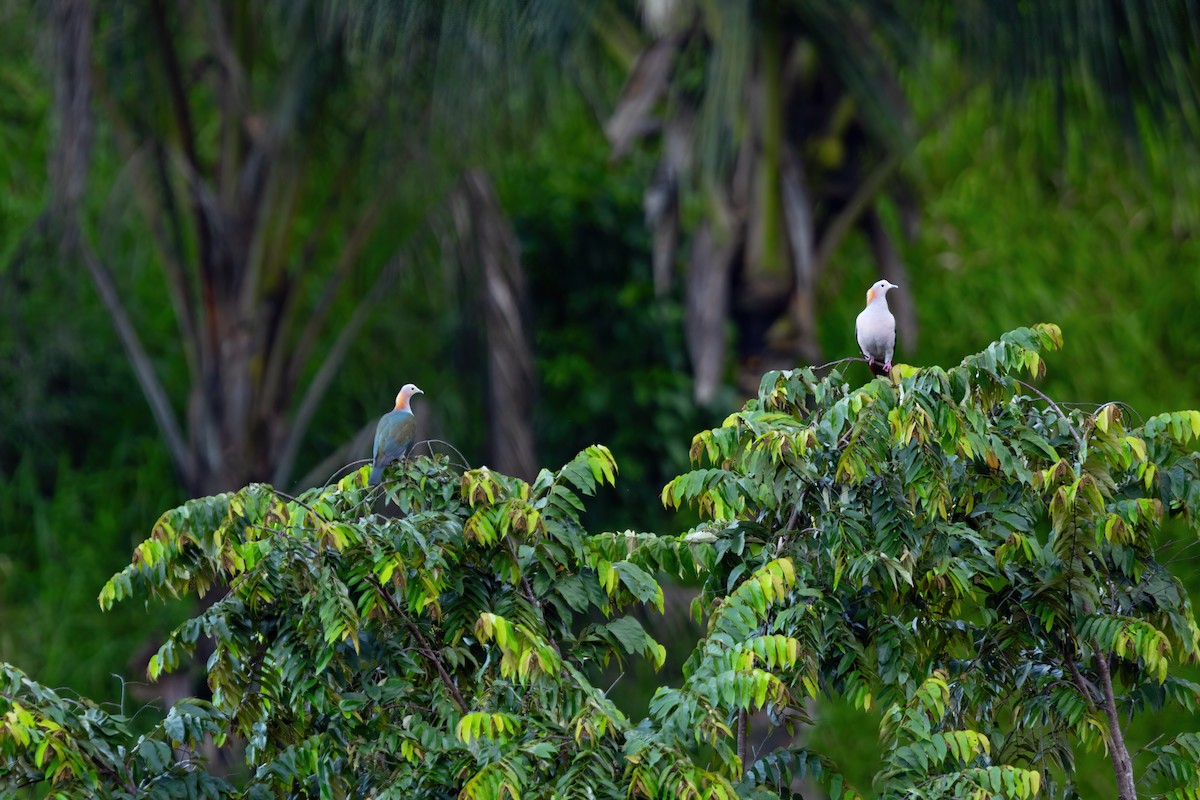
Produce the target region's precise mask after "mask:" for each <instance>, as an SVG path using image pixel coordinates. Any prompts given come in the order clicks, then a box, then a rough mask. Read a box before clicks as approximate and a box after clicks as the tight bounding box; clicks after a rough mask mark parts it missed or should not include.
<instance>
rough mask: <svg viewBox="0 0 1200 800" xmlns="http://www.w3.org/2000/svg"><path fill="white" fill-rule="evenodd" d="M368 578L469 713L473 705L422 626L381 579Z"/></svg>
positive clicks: (460, 708)
mask: <svg viewBox="0 0 1200 800" xmlns="http://www.w3.org/2000/svg"><path fill="white" fill-rule="evenodd" d="M367 580H368V581H369V582H370V583H371V585H373V586H374V587H375V589H376V590H377V591H378V592H379V596H380V597H382V598H383V602H385V603H387V604H388V607H389V608H391V609H392V611H393V612H395V614H396V616H398V617H400V619H402V620H404V624H405V625H406V626H407V627H408V630H409V632H410V633H412V635H413V638H414V639H416V640H417V650H418V651H419V652H420V653H421V655H423V656H425V658H426V659H427V660H428V661H429V663H431V664H433V666H434V668H435V669H436V670H437V673H438V676H439V677H440V678H441V679H442V683H443V684H445V685H446V689H448V690H449V692H450V696H451V697H452V698H454V704H455V705H456V706H458V710H459V711H461V712H462V713H464V714H467V713H469V712H470V710H471V707H470V706H468V705H467V701H466V700H464V699H463V696H462V693H461V692H459V691H458V686H457V685H456V684H455V683H454V679H453V678H451V677H450V673H448V672H446V667H445V666H443V665H442V660H441V658H439V657H438V654H437V651H436V650H434V649H433V648H432V647H430V646H429V642H428V641H427V640H426V639H425V636H424V635H423V634H422V633H421V629H420V627H418V626H417V624H416V623H415V622H413V621H412V619H411V618H410V617H409V616H408V614H405V613H404V609H402V608H400V605H399V604H398V603H397V602H396V600H395V598H393V597H392V593H391V592H389V591H388V590H386V589H384V588H383V586H382V585H381V584H380V583H379V581H377V580H375V578H373V577H371V578H368V579H367Z"/></svg>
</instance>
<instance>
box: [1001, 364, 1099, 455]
mask: <svg viewBox="0 0 1200 800" xmlns="http://www.w3.org/2000/svg"><path fill="white" fill-rule="evenodd" d="M1013 382H1014V383H1017V384H1019V385H1021V386H1024V387H1025V388H1026V389H1028V390H1029V391H1031V392H1033V393H1034V394H1036V395H1037V396H1038V397H1040V398H1041V399H1043V400H1045V401H1046V402H1047V403H1049V404H1050V407H1051V408H1053V409H1054V410H1055V411H1056V412H1057V413H1058V415H1059V416H1060V417H1062V420H1063V422H1065V423H1067V430H1068V431H1070V432H1071V436H1072V437H1073V438H1074V439H1075V443H1076V444H1077V445H1079V449H1080V450H1083V437H1082V436H1080V435H1079V432H1078V431H1076V430H1075V426H1074V425H1072V424H1071V418H1070V417H1068V416H1067V414H1066V412H1065V411H1063V410H1062V408H1061V407H1060V406H1059V405H1058V403H1056V402H1054V401H1053V400H1051V399H1050V398H1049V397H1048V396H1047V395H1046V394H1045V393H1044V392H1042V391H1041V390H1040V389H1038V388H1037V387H1035V386H1030V385H1029V384H1028V383H1026V382H1025V381H1023V380H1019V379H1017V378H1013Z"/></svg>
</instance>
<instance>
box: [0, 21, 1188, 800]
mask: <svg viewBox="0 0 1200 800" xmlns="http://www.w3.org/2000/svg"><path fill="white" fill-rule="evenodd" d="M435 5H436V8H433V6H435ZM484 5H488V4H472V3H468V2H461V3H459V2H449V1H448V2H446V3H443V4H428V5H426V4H422V3H406V2H380V1H377V2H368V1H367V0H364V2H362V3H351V4H346V3H339V2H334V0H327V1H326V2H318V0H299V1H297V2H292V3H283V2H278V3H276V2H267V3H255V2H241V1H240V0H207V1H205V2H201V1H200V0H196V1H195V2H188V3H179V4H174V3H170V2H153V1H151V2H147V3H145V4H136V5H134V4H128V3H122V2H116V1H115V0H55V1H53V2H52V1H50V0H45V1H43V2H17V0H0V52H2V53H3V55H2V56H0V315H2V318H3V320H4V324H3V325H0V386H2V387H3V392H0V481H2V483H0V660H6V661H11V662H13V663H15V664H16V665H17V666H19V667H20V668H22V669H24V670H26V671H27V672H29V673H31V674H32V675H34V676H36V677H37V678H38V679H39V680H41V681H43V682H45V683H47V684H49V685H52V686H60V687H69V688H70V689H71V690H74V691H77V692H79V693H81V694H85V695H89V696H91V697H94V698H96V699H99V700H104V701H108V702H120V701H122V700H124V702H125V703H126V705H127V708H126V710H127V711H132V710H133V704H134V703H135V702H136V701H135V700H133V699H131V697H138V696H141V695H139V694H138V693H136V692H134V693H132V694H131V692H130V691H129V690H128V688H127V687H125V686H124V685H123V683H122V681H123V680H128V681H135V682H136V681H140V680H142V675H143V672H142V670H143V667H144V663H145V648H146V646H147V645H148V643H150V642H152V641H153V638H154V636H155V635H156V634H158V633H161V632H162V631H164V630H166V629H167V628H168V627H169V626H170V625H171V624H172V623H173V622H174V621H177V620H179V619H181V618H183V617H184V616H185V615H186V614H187V613H188V612H189V610H190V609H189V608H188V607H186V606H182V605H181V606H179V607H173V608H162V607H158V606H150V607H148V608H145V609H143V608H138V607H134V606H129V607H124V608H122V609H120V610H119V611H117V612H116V613H113V614H107V615H102V614H100V613H99V611H98V609H97V606H96V602H95V597H96V594H97V591H98V590H99V587H100V586H101V585H102V583H103V582H104V580H106V579H107V578H108V577H109V576H110V575H111V574H112V573H114V572H116V571H117V570H119V569H120V568H121V567H122V566H123V565H124V564H125V563H127V562H128V559H129V556H130V552H131V550H132V548H133V546H134V545H135V544H136V543H137V542H139V541H141V539H142V538H144V537H145V536H146V535H147V533H148V532H149V530H150V527H151V525H152V524H153V522H154V520H155V519H156V518H157V515H158V514H159V513H161V512H162V511H163V510H165V509H166V508H168V507H171V506H172V505H174V504H177V503H179V502H181V501H182V500H183V499H185V498H186V497H187V496H188V495H189V494H193V493H198V492H204V491H215V490H219V489H223V488H229V487H231V486H236V485H241V484H242V483H244V482H246V481H249V480H270V481H275V482H277V483H279V485H281V486H282V487H284V488H292V487H295V486H297V485H299V484H301V483H303V481H304V480H305V479H306V475H307V476H308V477H307V479H308V480H310V481H313V480H316V481H321V480H324V479H325V478H326V477H328V475H329V474H330V473H332V471H333V469H334V468H336V467H338V466H340V465H342V464H346V463H349V462H351V461H352V460H353V459H356V458H364V457H366V455H367V449H368V447H367V444H368V440H366V439H364V438H363V431H364V430H365V429H369V427H370V426H371V425H373V423H374V420H375V419H376V418H377V417H378V415H379V414H381V413H382V412H383V411H385V410H387V409H388V408H389V407H390V403H391V398H392V396H393V395H394V392H395V391H396V389H397V388H398V387H399V386H400V385H401V384H403V383H405V382H408V381H412V382H416V383H417V384H418V385H420V386H421V387H422V388H423V389H424V390H425V392H426V394H425V396H424V398H422V399H421V400H419V401H418V404H417V412H418V414H419V415H420V416H421V417H423V418H424V420H425V422H426V424H427V425H428V428H427V431H426V433H427V435H428V436H430V437H436V438H438V439H442V440H445V441H447V442H449V443H450V444H452V445H453V447H455V448H456V449H457V450H458V451H460V452H461V454H462V456H463V457H464V458H465V459H466V460H467V461H468V462H470V463H471V464H474V465H477V464H480V463H488V464H491V465H493V466H496V467H498V468H501V469H506V470H510V471H513V472H517V473H520V472H522V471H529V470H530V469H531V467H532V466H535V465H537V464H550V465H556V464H560V463H562V462H563V461H564V460H566V459H567V458H569V457H570V456H571V455H573V454H574V453H575V452H577V451H578V450H579V449H580V448H582V447H583V446H585V445H587V444H590V443H593V442H601V443H605V444H607V445H609V446H610V447H611V448H612V450H613V452H614V454H615V455H616V457H617V460H618V463H619V465H620V468H621V480H620V481H619V488H618V489H617V490H616V491H614V492H609V493H608V494H607V495H605V496H602V497H600V498H598V501H597V502H596V503H595V506H594V509H593V511H592V512H591V515H590V520H591V523H592V524H593V525H594V526H595V528H596V529H597V530H607V529H624V528H636V529H652V530H658V531H663V532H670V531H674V530H683V529H686V527H687V526H688V525H689V524H691V522H690V521H689V520H684V519H675V518H672V517H671V516H668V515H667V514H666V513H665V512H664V511H663V509H662V507H661V505H660V504H659V502H658V500H657V495H658V492H659V490H660V489H661V487H662V485H663V484H664V483H665V482H666V481H667V480H669V479H670V478H671V477H672V476H673V475H675V474H677V473H678V472H680V471H682V470H683V469H684V468H685V467H686V460H687V450H688V447H689V445H690V441H691V436H692V435H693V434H694V433H695V432H696V431H698V430H700V429H701V428H704V427H710V426H713V425H716V424H719V423H720V421H721V419H723V417H724V416H725V414H726V413H728V412H729V411H730V410H732V409H734V408H736V407H737V406H738V405H740V403H741V401H742V399H743V398H744V397H745V396H746V395H747V392H749V391H752V390H753V388H754V387H755V386H756V385H757V377H758V376H759V375H760V374H761V373H762V372H763V371H765V370H766V369H769V368H775V367H780V366H791V365H798V364H807V363H823V362H825V361H832V360H834V359H838V358H843V357H846V356H852V355H857V348H856V345H855V343H854V337H853V321H854V316H855V315H856V314H857V313H858V311H859V310H860V309H861V307H862V303H863V298H864V293H865V290H866V288H867V286H868V285H870V283H871V282H873V281H874V280H876V279H877V277H878V276H879V275H887V276H888V277H891V279H892V280H894V282H897V283H900V284H901V287H902V288H901V292H900V293H899V294H898V295H897V294H896V293H893V300H894V307H895V308H896V310H897V313H898V316H900V317H901V341H900V353H899V355H898V356H897V359H898V360H900V361H904V362H908V363H913V364H943V365H946V364H951V363H955V362H957V361H958V360H959V359H960V358H962V357H963V356H964V355H965V354H967V353H970V352H973V351H975V350H977V349H979V348H981V347H983V346H984V345H986V344H987V343H989V342H990V341H992V340H993V339H995V338H996V337H997V336H998V335H999V334H1000V333H1002V332H1004V331H1006V330H1009V329H1011V328H1013V327H1017V326H1020V325H1027V324H1031V323H1034V322H1038V321H1052V322H1056V323H1058V324H1059V325H1061V327H1062V330H1063V333H1064V338H1065V341H1066V346H1065V348H1064V351H1063V352H1062V353H1061V354H1058V355H1056V356H1055V357H1053V358H1052V359H1050V362H1049V374H1048V376H1047V378H1046V379H1045V381H1044V383H1043V386H1042V388H1043V389H1044V390H1045V391H1046V392H1048V393H1049V394H1051V395H1052V396H1054V397H1056V398H1058V399H1059V400H1062V401H1069V402H1079V403H1084V404H1092V403H1095V404H1098V403H1103V402H1106V401H1110V400H1121V401H1124V402H1126V403H1128V404H1129V405H1130V406H1132V408H1133V409H1135V411H1136V413H1139V414H1142V415H1149V414H1153V413H1157V412H1159V411H1163V410H1170V409H1177V408H1185V407H1195V406H1197V405H1198V404H1200V401H1198V399H1197V393H1198V389H1197V387H1198V386H1200V314H1197V312H1196V310H1195V304H1196V302H1197V300H1200V268H1198V256H1200V243H1198V242H1197V239H1196V233H1197V231H1198V226H1200V169H1198V164H1200V161H1198V159H1197V153H1196V150H1195V134H1196V133H1197V132H1200V131H1198V128H1197V124H1196V122H1197V119H1200V116H1198V115H1197V110H1198V107H1197V103H1196V102H1195V100H1196V92H1195V89H1196V85H1197V78H1198V77H1200V72H1198V70H1200V67H1198V66H1197V65H1196V63H1195V53H1196V52H1197V48H1196V34H1195V29H1194V28H1192V27H1190V23H1188V24H1183V21H1186V20H1189V19H1194V18H1195V17H1191V16H1189V15H1190V14H1192V13H1193V12H1195V11H1196V9H1194V8H1192V5H1193V4H1191V3H1179V4H1164V5H1163V6H1161V7H1159V6H1154V5H1148V6H1146V7H1144V8H1143V7H1133V8H1131V7H1129V6H1127V5H1121V4H1110V3H1103V2H1091V0H1088V1H1086V2H1077V3H1068V2H1065V0H1063V1H1061V2H1047V3H1044V4H1012V8H1008V5H1009V4H993V5H994V7H993V8H979V7H977V5H979V4H951V3H945V4H943V3H911V4H909V3H898V4H897V3H883V2H868V0H861V2H846V3H839V4H817V3H809V2H803V1H802V0H796V2H784V1H783V0H780V2H766V1H765V0H764V1H763V2H751V0H743V1H742V2H729V3H726V4H708V3H703V2H698V0H655V1H653V2H652V1H651V0H644V2H632V0H619V1H618V0H611V1H610V2H596V3H582V2H580V3H575V2H571V1H570V0H558V2H548V1H547V0H542V1H541V2H526V3H515V4H492V5H494V6H495V7H494V8H483V6H484ZM982 5H987V4H982ZM1001 5H1003V6H1004V7H1003V8H1001ZM1139 9H1140V10H1139ZM1081 21H1085V22H1087V23H1088V24H1086V25H1084V24H1082V23H1081ZM469 176H474V178H473V179H470V178H469ZM481 187H482V188H481ZM397 257H399V258H401V259H402V263H403V266H402V267H401V268H396V267H395V265H396V264H397V263H398V262H397V261H396V258H397ZM897 270H899V272H897ZM897 276H900V277H897ZM331 278H332V279H333V281H332V282H331ZM105 280H110V281H111V284H110V285H111V287H112V288H113V290H114V292H115V293H116V294H117V296H118V297H119V298H120V301H121V307H122V309H123V310H122V311H120V312H117V313H118V314H124V315H126V316H127V318H128V319H129V320H130V323H131V327H132V329H133V330H134V332H135V334H134V335H136V337H137V339H138V341H139V342H140V344H141V346H142V347H143V348H144V350H145V359H144V361H142V367H143V368H148V369H149V370H150V371H151V372H152V373H153V376H154V377H153V378H152V379H151V380H152V381H153V382H156V383H157V386H158V391H159V392H160V393H161V397H162V398H163V400H164V402H165V406H166V409H167V411H166V413H167V414H169V415H171V416H172V417H173V419H174V425H175V426H176V428H177V431H178V433H179V437H178V439H177V441H176V442H175V443H172V442H171V440H170V436H169V434H165V433H164V427H163V423H162V420H161V419H158V420H156V417H155V416H154V415H153V414H152V412H151V407H150V405H148V403H147V399H146V397H147V389H146V380H147V379H146V377H145V375H144V374H143V375H142V376H141V377H140V378H139V376H138V374H137V372H136V370H135V367H134V362H135V361H136V358H131V355H130V352H131V351H130V349H129V343H130V340H129V338H128V336H126V337H125V338H124V339H123V338H122V336H121V335H119V333H118V329H117V327H116V326H115V325H114V318H115V317H114V309H113V306H112V305H111V303H106V302H105V300H104V295H103V293H102V292H101V291H100V289H101V288H102V284H103V283H104V281H105ZM172 281H175V283H174V284H172ZM172 285H174V286H175V287H176V294H175V295H172V293H171V290H170V287H171V286H172ZM181 286H182V287H185V288H184V289H179V287H181ZM180 298H182V299H180ZM897 304H898V305H897ZM213 309H216V311H213ZM181 319H182V320H185V323H181ZM312 320H318V321H319V322H321V324H319V325H314V326H313V328H312V333H311V340H308V341H306V336H308V335H309V334H307V333H306V323H308V322H310V321H312ZM189 325H190V326H191V330H190V333H191V337H190V338H189V330H188V326H189ZM344 332H348V333H346V335H345V336H342V334H343V333H344ZM280 354H282V355H283V356H289V357H291V358H290V360H289V359H288V358H284V359H283V361H280V362H278V363H283V364H285V365H286V368H285V369H284V371H283V373H281V374H284V375H285V376H286V377H285V378H284V379H280V380H278V381H276V382H275V383H274V384H272V383H271V381H270V378H269V376H270V374H271V369H272V367H271V364H272V363H273V362H272V359H273V358H276V357H279V356H280ZM855 369H858V370H859V371H858V372H857V373H856V372H854V370H853V369H852V371H851V375H856V376H857V378H858V379H861V380H866V379H867V378H868V374H867V371H866V368H865V367H861V368H857V367H856V368H855ZM314 384H316V385H317V386H318V389H317V390H313V391H311V392H310V387H312V386H313V385H314ZM150 391H151V393H152V392H153V391H154V390H153V389H151V390H150ZM243 407H244V408H243ZM245 409H249V410H245ZM160 411H161V409H160ZM306 415H310V420H309V421H308V423H307V424H304V425H299V426H298V425H297V424H296V421H297V418H298V417H299V418H302V417H304V416H306ZM297 430H298V433H296V434H295V435H294V436H293V435H292V432H293V431H297ZM293 440H294V441H293ZM289 446H290V447H291V448H292V451H291V453H289V452H288V447H289ZM531 457H532V459H533V461H532V462H530V458H531ZM281 465H282V466H281ZM1168 544H1169V542H1168ZM1175 565H1176V567H1177V568H1178V569H1179V570H1180V572H1181V574H1182V575H1183V577H1184V579H1185V580H1186V581H1187V582H1188V584H1189V586H1191V587H1192V589H1193V592H1195V591H1196V587H1197V586H1200V579H1198V577H1197V574H1196V573H1197V570H1196V568H1195V560H1194V557H1190V556H1188V555H1186V554H1185V555H1183V556H1181V557H1180V558H1179V559H1178V560H1177V561H1176V562H1175ZM678 610H679V611H680V612H682V611H683V608H680V609H678ZM668 635H676V634H673V633H669V632H668ZM678 635H680V636H685V635H686V632H684V633H680V634H678ZM686 647H687V642H686V641H682V642H679V643H676V644H674V645H670V644H669V649H671V650H676V651H683V650H684V649H685V648H686ZM677 661H678V659H674V660H671V659H669V661H668V668H667V672H668V673H669V672H670V669H671V664H672V663H673V662H677ZM633 676H634V677H636V680H632V679H630V678H627V679H625V685H623V686H622V687H621V688H622V690H623V691H625V690H629V689H631V688H634V689H639V688H640V689H641V690H642V691H643V692H644V693H645V694H644V696H643V698H642V699H641V700H639V699H637V698H636V694H637V692H631V693H630V694H631V699H630V701H629V702H631V703H633V704H634V705H635V706H636V705H637V704H638V703H639V702H640V703H644V702H645V697H647V696H648V694H649V691H650V690H652V688H653V687H652V682H653V681H656V680H659V681H668V682H671V681H674V680H676V678H675V677H673V676H672V675H670V674H664V675H660V676H657V677H655V676H652V675H651V674H650V673H649V672H648V671H647V670H645V669H643V668H641V667H639V668H638V669H637V670H636V672H634V673H633ZM629 684H634V686H633V687H631V686H630V685H629ZM820 717H821V722H820V724H819V725H818V727H817V729H816V730H815V731H813V732H811V736H810V740H811V741H812V742H813V744H814V745H817V746H819V747H820V748H822V749H823V750H824V751H825V752H827V753H828V754H829V755H831V756H833V757H834V758H835V759H838V760H839V761H840V762H841V763H842V764H843V766H845V767H846V768H847V771H848V774H849V775H850V776H851V777H853V778H854V779H856V781H857V783H858V785H859V786H860V787H866V786H869V784H870V775H871V773H872V771H873V767H872V765H871V761H870V754H871V748H872V747H873V746H874V742H875V736H874V731H875V724H876V723H875V722H874V721H868V722H864V721H863V720H861V719H859V718H857V717H856V716H854V715H853V714H850V712H848V711H845V710H842V709H837V708H829V709H823V710H822V712H821V714H820ZM1195 722H1196V721H1195V720H1191V721H1187V720H1169V721H1165V722H1163V724H1164V725H1170V726H1176V725H1178V726H1179V727H1181V728H1184V729H1186V728H1188V727H1189V726H1190V727H1191V728H1194V727H1196V726H1195ZM1145 727H1146V728H1147V729H1145V730H1139V731H1137V732H1136V733H1135V736H1134V738H1135V744H1136V743H1137V742H1138V741H1140V742H1145V741H1147V740H1148V738H1149V737H1151V736H1153V735H1156V733H1157V732H1158V731H1154V730H1149V727H1150V725H1149V723H1148V724H1147V725H1146V726H1145ZM856 765H861V766H856ZM1106 772H1107V770H1090V771H1088V773H1087V779H1088V780H1095V781H1097V783H1095V784H1094V785H1092V784H1083V785H1082V786H1081V791H1082V793H1083V795H1084V796H1104V795H1106V794H1110V793H1111V789H1108V788H1107V787H1108V786H1109V783H1108V782H1107V781H1108V780H1109V779H1108V778H1106V776H1105V773H1106ZM1092 775H1094V776H1095V777H1094V778H1093V777H1092Z"/></svg>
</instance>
